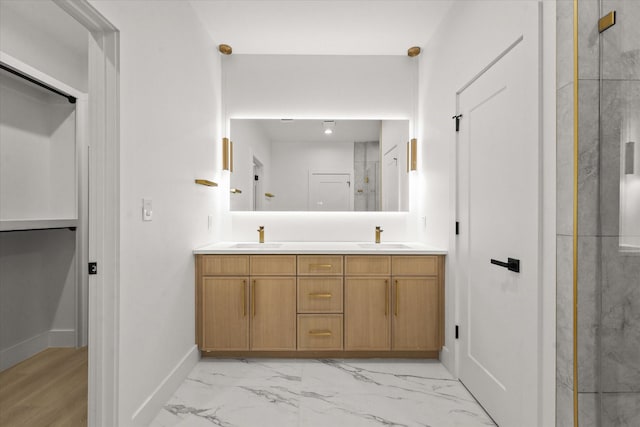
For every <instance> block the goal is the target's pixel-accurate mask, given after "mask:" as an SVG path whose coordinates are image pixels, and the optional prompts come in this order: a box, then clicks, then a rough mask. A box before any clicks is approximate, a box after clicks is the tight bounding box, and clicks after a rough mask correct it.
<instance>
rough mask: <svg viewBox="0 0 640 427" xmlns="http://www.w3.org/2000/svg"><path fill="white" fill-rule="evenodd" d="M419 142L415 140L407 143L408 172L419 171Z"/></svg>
mask: <svg viewBox="0 0 640 427" xmlns="http://www.w3.org/2000/svg"><path fill="white" fill-rule="evenodd" d="M417 152H418V140H417V139H415V138H413V139H411V141H408V142H407V172H410V171H414V170H416V169H418V156H417Z"/></svg>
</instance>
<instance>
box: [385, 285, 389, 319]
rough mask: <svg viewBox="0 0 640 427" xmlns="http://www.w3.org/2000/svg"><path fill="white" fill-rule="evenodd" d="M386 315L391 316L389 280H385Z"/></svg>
mask: <svg viewBox="0 0 640 427" xmlns="http://www.w3.org/2000/svg"><path fill="white" fill-rule="evenodd" d="M384 315H385V316H388V315H389V280H388V279H385V280H384Z"/></svg>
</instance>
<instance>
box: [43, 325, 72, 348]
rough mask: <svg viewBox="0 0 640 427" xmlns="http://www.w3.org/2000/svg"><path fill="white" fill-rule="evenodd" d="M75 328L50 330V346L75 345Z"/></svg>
mask: <svg viewBox="0 0 640 427" xmlns="http://www.w3.org/2000/svg"><path fill="white" fill-rule="evenodd" d="M75 346H76V331H75V329H52V330H50V331H49V347H75Z"/></svg>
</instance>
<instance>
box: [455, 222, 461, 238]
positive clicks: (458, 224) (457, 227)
mask: <svg viewBox="0 0 640 427" xmlns="http://www.w3.org/2000/svg"><path fill="white" fill-rule="evenodd" d="M458 234H460V222H459V221H456V236H457V235H458Z"/></svg>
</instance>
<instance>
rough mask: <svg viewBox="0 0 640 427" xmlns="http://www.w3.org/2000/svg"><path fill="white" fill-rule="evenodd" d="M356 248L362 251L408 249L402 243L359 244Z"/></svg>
mask: <svg viewBox="0 0 640 427" xmlns="http://www.w3.org/2000/svg"><path fill="white" fill-rule="evenodd" d="M358 246H360V247H361V248H364V249H409V246H407V245H404V244H402V243H359V244H358Z"/></svg>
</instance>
